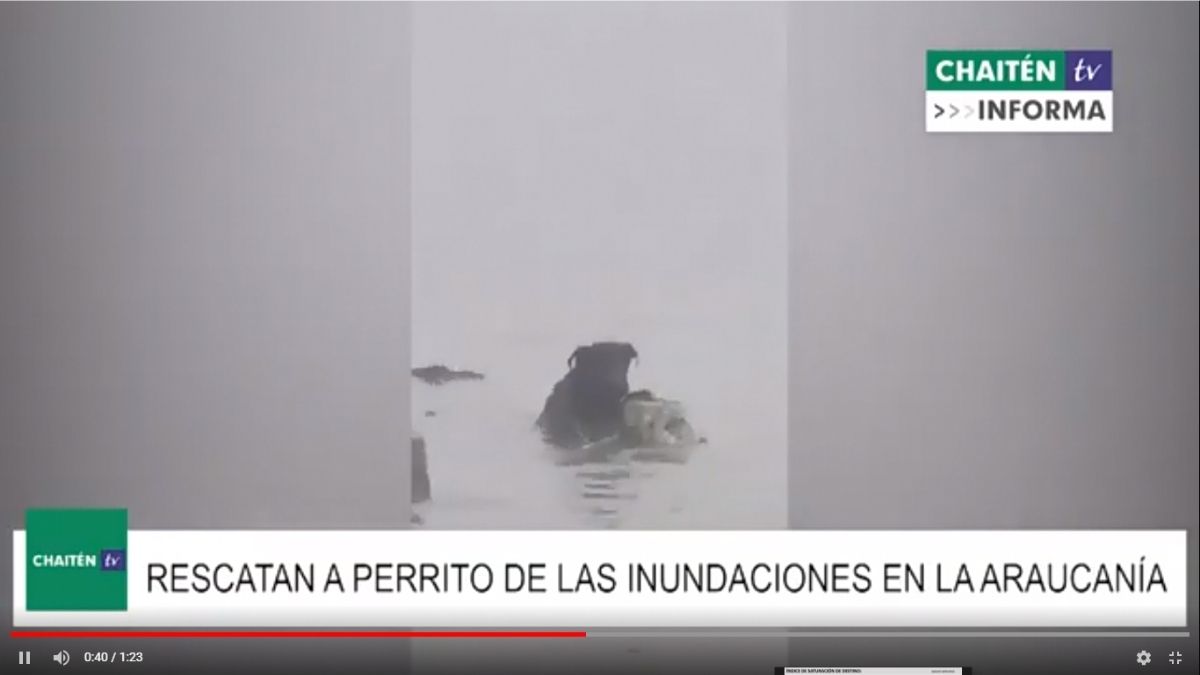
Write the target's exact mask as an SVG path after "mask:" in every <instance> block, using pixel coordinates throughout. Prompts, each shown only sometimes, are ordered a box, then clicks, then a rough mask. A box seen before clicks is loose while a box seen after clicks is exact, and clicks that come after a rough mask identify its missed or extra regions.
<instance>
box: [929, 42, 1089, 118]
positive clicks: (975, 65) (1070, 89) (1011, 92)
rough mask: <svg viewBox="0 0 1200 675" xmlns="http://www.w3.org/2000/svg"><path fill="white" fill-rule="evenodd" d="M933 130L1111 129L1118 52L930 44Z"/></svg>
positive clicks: (930, 110) (930, 101)
mask: <svg viewBox="0 0 1200 675" xmlns="http://www.w3.org/2000/svg"><path fill="white" fill-rule="evenodd" d="M925 108H926V112H925V130H926V131H929V132H1005V131H1007V132H1051V133H1053V132H1060V133H1063V132H1065V133H1081V132H1082V133H1087V132H1092V133H1095V132H1099V133H1109V132H1112V130H1113V53H1112V50H1109V49H1076V50H1058V51H1055V50H1049V51H1047V50H959V51H947V50H929V51H927V52H926V53H925Z"/></svg>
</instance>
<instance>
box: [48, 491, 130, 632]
mask: <svg viewBox="0 0 1200 675" xmlns="http://www.w3.org/2000/svg"><path fill="white" fill-rule="evenodd" d="M128 538H129V515H128V512H127V511H126V510H125V509H28V510H26V511H25V609H26V610H27V611H31V612H35V611H85V612H86V611H125V610H126V609H128V603H129V592H128V589H129V579H128V561H127V560H126V557H125V556H126V552H127V551H128Z"/></svg>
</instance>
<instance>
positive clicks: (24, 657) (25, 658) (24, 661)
mask: <svg viewBox="0 0 1200 675" xmlns="http://www.w3.org/2000/svg"><path fill="white" fill-rule="evenodd" d="M30 660H31V659H30V658H29V652H17V665H20V666H27V665H29V663H30Z"/></svg>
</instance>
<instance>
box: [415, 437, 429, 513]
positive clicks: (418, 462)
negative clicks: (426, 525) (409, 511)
mask: <svg viewBox="0 0 1200 675" xmlns="http://www.w3.org/2000/svg"><path fill="white" fill-rule="evenodd" d="M432 497H433V491H432V490H431V489H430V484H429V458H428V456H427V455H426V453H425V439H424V438H423V437H421V436H413V437H412V503H413V504H420V503H421V502H427V501H429V500H430V498H432Z"/></svg>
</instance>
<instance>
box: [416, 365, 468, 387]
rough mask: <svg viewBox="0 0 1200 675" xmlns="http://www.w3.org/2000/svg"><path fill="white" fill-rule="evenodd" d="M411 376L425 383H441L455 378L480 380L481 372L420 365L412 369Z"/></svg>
mask: <svg viewBox="0 0 1200 675" xmlns="http://www.w3.org/2000/svg"><path fill="white" fill-rule="evenodd" d="M412 375H413V377H415V378H417V379H418V380H421V381H422V382H424V383H426V384H432V385H442V384H445V383H447V382H453V381H455V380H482V379H483V374H482V373H477V372H475V371H473V370H454V369H453V368H447V367H446V366H443V365H440V364H439V365H436V366H421V367H420V368H413V369H412Z"/></svg>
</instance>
